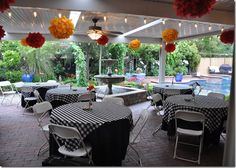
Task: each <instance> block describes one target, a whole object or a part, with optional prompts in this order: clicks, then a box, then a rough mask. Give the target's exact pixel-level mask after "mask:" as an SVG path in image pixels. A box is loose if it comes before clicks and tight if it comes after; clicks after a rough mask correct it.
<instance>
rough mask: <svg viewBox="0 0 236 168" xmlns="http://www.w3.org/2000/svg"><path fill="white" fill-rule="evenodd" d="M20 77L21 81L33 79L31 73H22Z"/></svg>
mask: <svg viewBox="0 0 236 168" xmlns="http://www.w3.org/2000/svg"><path fill="white" fill-rule="evenodd" d="M21 79H22V81H23V82H32V81H33V74H23V75H22V77H21Z"/></svg>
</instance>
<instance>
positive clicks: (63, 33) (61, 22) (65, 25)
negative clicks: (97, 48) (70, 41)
mask: <svg viewBox="0 0 236 168" xmlns="http://www.w3.org/2000/svg"><path fill="white" fill-rule="evenodd" d="M50 23H51V25H50V26H49V28H48V29H49V31H50V33H51V34H52V36H53V37H55V38H58V39H66V38H69V37H70V36H71V35H72V34H73V33H74V24H73V23H72V21H71V19H68V18H67V17H65V16H62V17H61V18H57V17H55V18H54V19H52V20H51V22H50Z"/></svg>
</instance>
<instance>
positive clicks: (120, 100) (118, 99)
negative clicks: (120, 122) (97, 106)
mask: <svg viewBox="0 0 236 168" xmlns="http://www.w3.org/2000/svg"><path fill="white" fill-rule="evenodd" d="M102 102H108V103H115V104H119V105H123V106H124V105H125V102H124V99H123V98H121V97H107V96H105V97H104V99H103V100H102Z"/></svg>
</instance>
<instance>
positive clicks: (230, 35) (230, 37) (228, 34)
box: [220, 30, 234, 44]
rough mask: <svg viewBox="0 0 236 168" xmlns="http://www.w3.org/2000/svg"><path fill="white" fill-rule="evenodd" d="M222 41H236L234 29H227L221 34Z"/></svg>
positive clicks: (230, 42) (229, 42)
mask: <svg viewBox="0 0 236 168" xmlns="http://www.w3.org/2000/svg"><path fill="white" fill-rule="evenodd" d="M220 41H221V42H222V43H226V44H232V43H233V42H234V30H225V31H223V32H222V33H221V35H220Z"/></svg>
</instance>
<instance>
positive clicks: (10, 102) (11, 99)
mask: <svg viewBox="0 0 236 168" xmlns="http://www.w3.org/2000/svg"><path fill="white" fill-rule="evenodd" d="M14 97H15V94H14V95H13V96H12V98H11V102H10V104H12V100H13V98H14Z"/></svg>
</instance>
